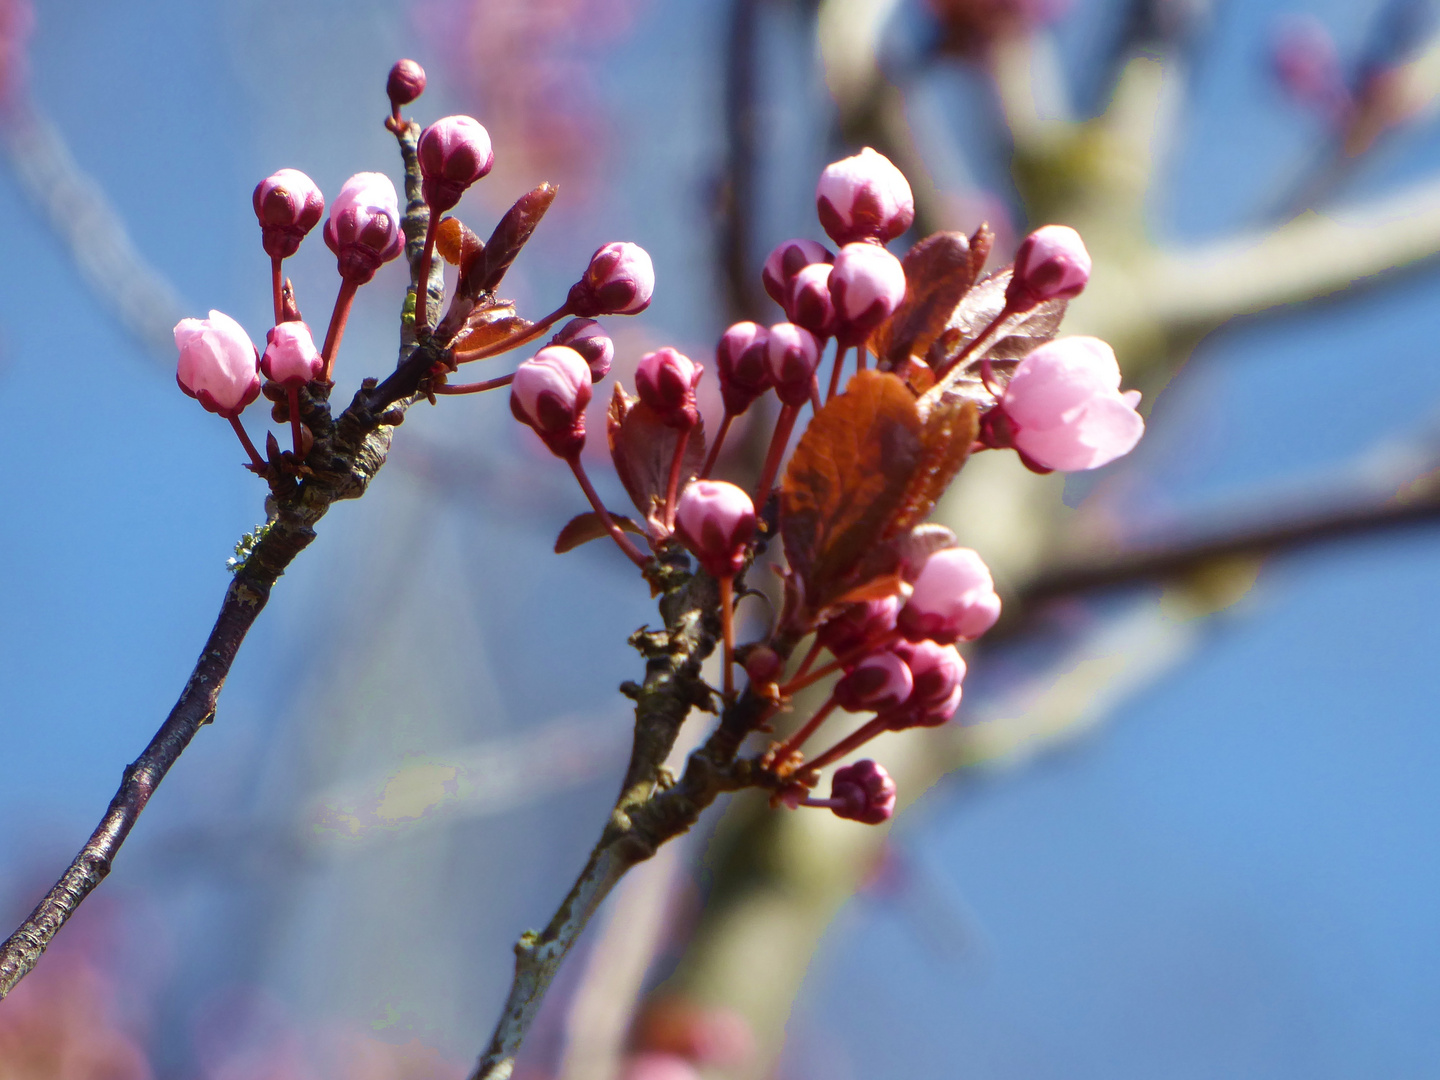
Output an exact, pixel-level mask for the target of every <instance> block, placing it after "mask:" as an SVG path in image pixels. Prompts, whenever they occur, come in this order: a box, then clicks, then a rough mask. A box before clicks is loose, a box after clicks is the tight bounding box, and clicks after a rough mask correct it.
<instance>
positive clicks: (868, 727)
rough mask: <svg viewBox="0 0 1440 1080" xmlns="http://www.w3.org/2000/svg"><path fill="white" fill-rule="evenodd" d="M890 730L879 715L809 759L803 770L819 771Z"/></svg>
mask: <svg viewBox="0 0 1440 1080" xmlns="http://www.w3.org/2000/svg"><path fill="white" fill-rule="evenodd" d="M888 730H889V727H888V725H887V724H886V723H885V720H884V718H883V717H879V716H877V717H876V718H875V719H874V720H871V721H870V722H869V723H868V724H865V725H864V726H862V727H859V728H856V729H855V730H854V731H852V732H851V733H850V734H849V735H846V736H845V738H843V739H841V740H840V741H839V742H838V743H836V744H835V745H834V746H832V747H830V749H829V750H826V751H825V752H824V753H823V754H821V755H820V756H819V757H817V758H816V759H815V760H814V761H807V762H806V763H805V768H804V770H803V771H805V772H807V773H808V772H818V771H819V770H821V769H823V768H824V767H825V766H826V765H829V764H830V763H831V762H832V761H839V760H840V759H841V758H842V757H844V756H845V755H846V754H848V753H850V752H851V751H854V750H858V749H859V748H860V747H862V746H864V745H865V744H866V743H867V742H869V741H870V740H871V739H873V738H875V736H876V735H883V734H884V733H885V732H886V731H888Z"/></svg>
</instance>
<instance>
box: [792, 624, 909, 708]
mask: <svg viewBox="0 0 1440 1080" xmlns="http://www.w3.org/2000/svg"><path fill="white" fill-rule="evenodd" d="M899 640H900V631H899V630H891V631H890V632H889V633H888V634H886V635H885V636H884V637H881V638H878V639H876V640H875V641H867V642H865V643H864V644H863V645H859V646H857V647H855V648H853V649H851V650H850V651H849V652H847V653H846V654H845V655H844V656H839V657H836V658H835V659H834V660H831V661H830V663H828V664H826V665H825V666H824V667H818V668H816V669H815V670H814V671H812V672H811V673H810V674H809V675H806V674H805V668H806V667H808V666H809V660H810V658H809V657H808V656H807V657H806V658H805V659H806V663H805V664H802V665H801V668H800V670H799V671H797V672H796V673H795V675H794V677H793V678H792V679H791V680H790V681H789V682H788V683H786V684H785V685H784V686H782V687H780V693H781V694H783V695H784V696H786V697H789V696H790V695H791V694H796V693H799V692H800V691H801V690H804V689H805V688H806V687H807V686H810V685H812V684H813V683H817V682H819V681H820V680H821V679H823V678H824V677H825V676H826V675H829V674H830V673H831V672H834V671H839V670H840V669H841V668H843V667H845V666H846V665H847V664H853V663H854V662H855V661H856V660H860V659H862V658H864V657H866V656H869V655H870V654H871V653H873V652H879V651H880V650H881V649H885V648H888V647H889V646H891V645H893V644H894V643H895V642H897V641H899ZM817 647H818V643H817ZM811 651H812V652H813V651H815V650H814V649H812V650H811Z"/></svg>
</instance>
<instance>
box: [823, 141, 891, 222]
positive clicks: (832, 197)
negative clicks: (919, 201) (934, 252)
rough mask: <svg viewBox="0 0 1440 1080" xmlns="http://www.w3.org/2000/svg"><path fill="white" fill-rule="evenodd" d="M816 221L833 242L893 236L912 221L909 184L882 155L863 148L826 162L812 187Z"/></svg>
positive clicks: (868, 148)
mask: <svg viewBox="0 0 1440 1080" xmlns="http://www.w3.org/2000/svg"><path fill="white" fill-rule="evenodd" d="M815 204H816V209H817V210H819V212H820V224H821V225H823V226H824V227H825V231H826V232H827V233H829V234H830V237H831V239H833V240H834V241H835V242H836V243H837V244H851V243H854V242H855V241H857V240H878V241H879V242H880V243H882V244H883V243H885V242H886V241H888V240H893V239H895V237H897V236H899V235H900V234H901V233H903V232H904V231H905V230H906V229H908V228H909V227H910V223H911V222H913V221H914V220H915V197H914V195H912V194H911V193H910V184H909V182H908V181H906V179H905V176H904V174H903V173H901V172H900V170H899V169H897V168H896V167H895V166H894V164H892V163H891V161H890V159H889V158H887V157H886V156H885V155H884V154H879V153H876V152H875V151H874V150H872V149H870V147H868V146H867V147H865V149H864V150H861V151H860V153H858V154H856V155H855V156H854V157H848V158H845V159H844V160H842V161H837V162H835V163H834V164H831V165H827V166H826V167H825V171H824V172H822V173H821V174H820V183H819V184H818V185H817V186H816V188H815Z"/></svg>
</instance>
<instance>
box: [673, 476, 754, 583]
mask: <svg viewBox="0 0 1440 1080" xmlns="http://www.w3.org/2000/svg"><path fill="white" fill-rule="evenodd" d="M675 531H676V533H677V534H678V535H679V537H680V539H681V541H682V542H683V543H684V544H685V546H686V547H687V548H689V549H690V551H691V553H692V554H694V556H695V558H697V559H699V560H700V565H701V566H703V567H704V568H705V570H706V572H707V573H709V574H710V576H711V577H715V578H729V577H734V576H735V575H736V574H737V573H739V571H740V567H742V566H744V565H745V549H746V548H747V547H748V546H749V544H750V541H751V540H752V539H754V537H755V504H754V503H753V502H751V501H750V496H749V495H747V494H745V492H744V491H743V490H741V489H740V488H738V487H736V486H735V485H734V484H727V483H725V482H724V481H723V480H696V481H695V482H694V483H692V484H689V485H688V486H687V487H686V488H685V490H684V492H682V493H681V495H680V503H679V505H678V506H677V507H676V509H675Z"/></svg>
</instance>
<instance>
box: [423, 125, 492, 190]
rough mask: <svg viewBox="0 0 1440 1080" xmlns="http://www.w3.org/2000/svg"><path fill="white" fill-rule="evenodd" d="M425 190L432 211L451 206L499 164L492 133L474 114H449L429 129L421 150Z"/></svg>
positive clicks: (425, 132)
mask: <svg viewBox="0 0 1440 1080" xmlns="http://www.w3.org/2000/svg"><path fill="white" fill-rule="evenodd" d="M416 152H417V155H418V157H419V159H420V175H421V190H422V191H423V193H424V196H425V203H426V205H428V206H429V207H430V212H431V213H432V214H442V213H444V212H445V211H446V210H449V209H451V208H452V207H454V206H455V204H456V203H458V202H459V201H460V196H461V195H464V194H465V189H466V188H468V187H469V186H470V185H471V184H473V183H475V181H476V180H479V179H480V178H481V177H483V176H484V175H485V174H486V173H488V172H489V171H490V167H491V166H492V165H494V164H495V152H494V150H492V149H491V147H490V133H489V132H488V131H486V130H485V126H484V125H483V124H481V123H480V121H478V120H476V119H475V118H474V117H473V116H446V117H443V118H441V119H439V120H436V121H435V123H433V124H431V125H430V126H429V127H427V128H426V129H425V131H424V132H423V133H422V134H421V136H420V144H419V147H418V149H417V151H416Z"/></svg>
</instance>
